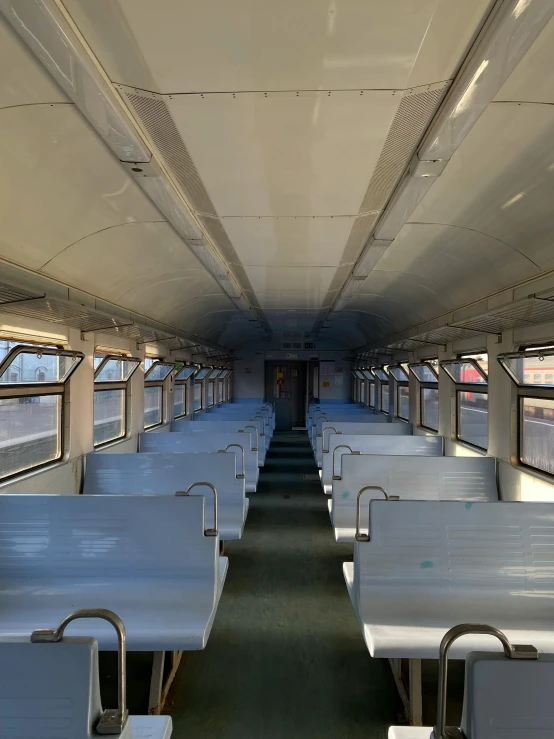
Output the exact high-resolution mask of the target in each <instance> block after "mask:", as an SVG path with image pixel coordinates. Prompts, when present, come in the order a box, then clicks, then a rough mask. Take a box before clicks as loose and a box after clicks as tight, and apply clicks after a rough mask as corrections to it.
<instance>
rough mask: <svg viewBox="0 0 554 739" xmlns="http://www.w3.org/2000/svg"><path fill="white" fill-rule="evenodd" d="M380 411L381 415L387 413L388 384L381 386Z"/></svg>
mask: <svg viewBox="0 0 554 739" xmlns="http://www.w3.org/2000/svg"><path fill="white" fill-rule="evenodd" d="M380 410H381V411H382V412H383V413H388V412H389V386H388V384H386V385H385V384H384V383H383V384H382V385H381V407H380Z"/></svg>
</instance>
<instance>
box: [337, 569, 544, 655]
mask: <svg viewBox="0 0 554 739" xmlns="http://www.w3.org/2000/svg"><path fill="white" fill-rule="evenodd" d="M343 574H344V579H345V582H346V587H347V589H348V594H349V595H350V599H351V601H352V605H353V606H354V610H355V612H356V616H357V618H358V621H359V623H360V626H361V627H362V631H363V635H364V639H365V642H366V645H367V648H368V650H369V652H370V654H371V656H372V657H389V658H408V659H438V657H439V645H440V642H441V640H442V638H443V636H444V635H445V634H446V632H447V631H448V630H449V629H451V628H452V627H453V626H455V625H456V624H458V623H490V624H494V625H495V626H497V628H499V629H501V630H502V631H503V632H504V633H505V634H506V636H507V637H508V639H509V640H510V641H511V642H512V644H532V645H533V646H534V647H536V648H537V649H538V650H539V651H540V652H546V653H552V652H554V632H553V631H552V628H551V605H550V602H549V598H548V594H547V595H546V597H545V598H544V599H541V598H540V594H539V593H537V597H536V598H534V599H533V601H534V602H533V604H532V605H533V608H532V609H531V608H530V604H528V603H522V602H521V601H522V600H523V599H520V602H519V603H517V602H515V599H514V598H510V597H509V596H506V595H505V594H502V593H500V592H499V593H498V594H495V593H494V589H493V588H491V590H490V591H489V595H490V597H488V598H486V597H485V596H484V595H481V597H480V598H479V600H476V598H475V597H473V598H472V596H471V592H470V591H469V590H467V591H466V590H463V591H461V590H460V591H459V592H457V593H451V592H446V591H444V592H442V593H437V592H436V591H433V592H428V593H425V591H422V589H421V588H417V587H414V588H413V591H411V592H410V593H407V592H406V590H404V592H403V593H400V594H398V595H397V594H395V593H394V592H392V589H391V588H390V587H389V588H387V587H383V588H375V590H374V595H375V598H374V599H372V601H371V606H370V608H371V612H369V606H367V605H366V612H363V611H362V612H360V608H359V604H358V602H357V596H356V593H355V588H354V563H353V562H344V564H343ZM364 597H365V599H366V603H367V593H366V594H365V596H364ZM541 601H542V602H541ZM531 616H532V617H533V620H531ZM369 619H371V621H370V620H369ZM496 648H497V640H496V639H495V638H494V637H490V636H479V635H468V636H466V637H465V638H464V639H460V640H458V641H457V642H455V643H454V644H453V645H452V648H451V650H450V657H451V658H452V659H465V657H466V656H467V655H468V654H469V652H474V651H495V649H496Z"/></svg>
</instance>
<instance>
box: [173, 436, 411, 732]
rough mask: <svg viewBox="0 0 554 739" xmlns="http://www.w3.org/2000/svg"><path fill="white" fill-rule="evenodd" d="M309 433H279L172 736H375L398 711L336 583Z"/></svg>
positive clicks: (335, 558)
mask: <svg viewBox="0 0 554 739" xmlns="http://www.w3.org/2000/svg"><path fill="white" fill-rule="evenodd" d="M306 474H307V475H310V476H313V475H314V474H317V468H316V466H315V463H314V461H313V455H312V451H311V447H310V445H309V442H308V438H307V436H306V433H305V432H298V433H296V432H293V433H289V434H275V436H274V438H273V442H272V445H271V450H270V452H269V453H268V455H267V460H266V466H265V467H264V468H263V470H262V471H261V474H260V482H259V485H258V492H257V493H256V494H253V495H251V496H250V512H249V515H248V521H247V524H246V529H245V533H244V536H243V539H242V540H241V541H237V542H231V543H229V544H228V546H227V552H228V554H229V557H230V568H229V575H228V577H227V582H226V584H225V588H224V591H223V595H222V598H221V602H220V604H219V609H218V613H217V616H216V620H215V624H214V627H213V631H212V634H211V637H210V640H209V643H208V647H207V649H206V650H205V651H204V652H197V653H189V654H188V655H187V656H186V659H185V662H184V665H183V669H182V671H181V672H180V675H179V676H178V678H177V680H176V682H175V683H174V687H173V690H172V693H171V695H170V701H172V702H173V705H171V703H170V705H169V708H170V712H171V715H172V716H173V721H174V732H173V737H174V738H175V739H211V738H212V737H213V738H214V739H215V738H216V737H217V738H218V739H261V738H262V737H264V738H265V737H267V738H269V739H296V737H298V739H300V738H302V739H321V738H322V737H329V739H330V738H331V737H332V738H333V739H347V738H350V737H352V738H357V737H360V739H361V738H362V737H363V738H364V739H373V738H374V737H379V739H382V738H383V739H384V738H385V737H386V736H387V729H388V726H389V725H390V724H391V723H396V719H397V717H398V712H399V711H400V705H399V701H398V698H397V694H396V690H395V687H394V683H393V680H392V676H391V673H390V670H389V667H388V665H387V664H386V663H385V662H383V661H378V660H371V658H370V657H369V655H368V652H367V649H366V647H365V644H364V642H363V638H362V636H361V633H360V629H359V626H358V623H357V621H356V618H355V616H354V611H353V609H352V606H351V604H350V600H349V598H348V594H347V592H346V587H345V585H344V580H343V577H342V562H343V561H344V560H346V559H347V558H348V556H349V555H351V553H352V547H351V545H345V544H337V543H336V542H335V540H334V538H333V535H332V531H331V526H330V522H329V514H328V512H327V500H326V497H325V496H324V495H323V493H322V491H321V487H320V484H319V482H316V481H306V480H304V479H303V476H304V475H306Z"/></svg>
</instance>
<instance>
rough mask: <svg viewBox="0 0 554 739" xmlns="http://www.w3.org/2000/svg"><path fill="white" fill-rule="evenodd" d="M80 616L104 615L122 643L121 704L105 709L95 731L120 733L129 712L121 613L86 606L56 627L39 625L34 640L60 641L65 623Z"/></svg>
mask: <svg viewBox="0 0 554 739" xmlns="http://www.w3.org/2000/svg"><path fill="white" fill-rule="evenodd" d="M78 618H102V619H104V621H108V622H109V623H111V625H112V626H113V627H114V629H115V630H116V632H117V641H118V644H119V648H118V652H117V670H118V676H117V677H118V682H117V686H118V696H119V705H118V707H117V709H113V708H112V709H106V710H105V711H103V712H102V715H101V716H100V720H99V721H98V724H97V725H96V732H97V733H98V734H121V732H122V731H123V729H124V728H125V724H126V722H127V718H128V716H129V712H128V710H127V637H126V635H125V626H124V625H123V621H122V620H121V619H120V618H119V616H118V615H117V614H116V613H114V612H113V611H109V610H108V609H107V608H83V609H82V610H80V611H73V613H70V614H69V616H66V617H65V618H64V619H63V621H62V622H61V623H60V625H59V626H57V627H56V628H55V629H36V630H35V631H33V633H32V634H31V641H32V642H34V643H35V644H41V643H46V642H59V641H60V640H61V639H62V637H63V634H64V631H65V629H66V627H67V626H68V625H69V624H70V623H71V622H72V621H75V620H76V619H78Z"/></svg>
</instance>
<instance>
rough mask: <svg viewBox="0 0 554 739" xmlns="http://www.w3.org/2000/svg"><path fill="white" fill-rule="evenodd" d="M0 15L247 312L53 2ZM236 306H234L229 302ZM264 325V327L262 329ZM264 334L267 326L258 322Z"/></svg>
mask: <svg viewBox="0 0 554 739" xmlns="http://www.w3.org/2000/svg"><path fill="white" fill-rule="evenodd" d="M0 12H1V13H2V14H3V15H4V16H5V18H6V19H7V20H8V22H9V23H10V24H11V26H12V27H13V28H14V29H15V31H16V32H17V33H18V34H19V36H20V37H21V38H22V39H23V40H24V41H25V43H26V44H27V46H29V48H30V49H31V51H32V52H33V53H34V54H35V56H37V57H38V58H39V60H40V61H41V62H42V63H43V65H44V66H45V67H46V69H47V70H48V71H49V72H50V74H51V75H52V77H54V79H55V80H56V81H57V82H58V84H59V85H60V86H61V87H62V89H63V90H64V91H65V92H66V93H67V95H68V96H69V97H70V98H71V100H73V102H74V103H75V104H76V105H77V107H78V108H79V110H80V111H81V112H82V114H83V115H84V116H85V118H86V119H87V120H88V121H89V123H91V125H92V126H93V127H94V128H95V130H96V131H97V132H98V134H99V135H100V136H101V137H102V138H103V139H104V141H105V142H106V143H107V144H108V146H109V147H110V149H111V150H112V151H113V152H114V154H115V155H116V156H117V157H118V159H119V160H120V162H121V163H122V164H123V166H125V168H126V169H127V171H128V172H129V174H130V175H131V176H132V177H133V178H134V179H135V180H136V181H137V183H138V184H139V185H140V186H141V188H142V189H143V190H144V192H145V193H146V194H147V195H148V197H149V198H150V199H151V200H152V202H153V203H154V204H155V205H156V206H157V208H158V209H159V210H160V212H161V213H162V214H163V215H164V216H165V217H166V218H167V220H168V221H169V223H170V224H171V225H172V226H173V228H174V229H175V231H176V232H177V233H178V234H179V236H181V238H182V239H184V241H185V242H186V244H187V246H188V247H189V248H190V249H191V251H192V252H193V253H194V254H195V256H196V257H197V258H198V259H199V261H200V262H201V263H202V264H203V265H204V267H206V269H207V270H208V271H209V272H210V274H211V275H212V276H213V277H214V278H215V279H216V280H217V282H218V283H219V285H220V287H221V289H222V290H223V291H224V292H225V293H226V294H227V295H228V297H229V298H231V300H232V301H233V302H235V301H236V300H237V298H240V299H241V301H240V304H239V305H240V306H242V305H243V304H244V303H246V304H247V307H246V308H243V307H239V306H237V307H239V310H241V311H242V312H243V313H244V312H246V313H249V311H250V304H249V303H248V301H246V299H245V298H244V296H243V295H242V291H241V288H240V286H239V285H238V283H237V280H236V279H235V277H234V276H233V274H232V273H231V272H230V270H229V268H228V267H227V266H226V264H225V262H224V260H223V259H222V258H221V257H220V256H219V254H218V253H217V250H216V249H215V248H214V247H213V246H212V244H211V243H209V242H208V240H207V237H206V234H204V233H203V232H202V230H201V229H200V227H199V225H198V223H197V222H196V220H195V218H194V216H193V215H192V214H191V213H190V211H189V209H188V207H187V205H186V203H185V201H184V200H183V199H182V197H181V195H180V193H179V192H178V190H177V188H176V186H175V185H174V183H173V182H172V180H171V178H170V177H169V176H168V175H167V172H166V171H165V169H164V168H163V167H162V166H161V165H160V163H159V162H158V161H157V160H156V158H155V156H154V155H153V154H152V152H151V151H150V149H149V148H148V146H147V145H146V144H145V142H144V141H143V139H142V137H141V135H140V133H139V129H138V127H137V124H136V123H135V121H134V120H133V119H132V117H131V114H130V113H129V112H128V110H127V108H126V107H125V105H124V104H123V103H122V101H121V98H120V97H119V95H118V93H117V92H116V91H115V90H114V88H113V86H112V83H111V81H110V80H109V78H108V77H107V76H106V75H105V74H104V72H103V70H102V67H101V65H100V64H99V63H98V62H97V60H96V59H95V57H94V54H93V52H92V51H91V50H90V49H89V47H88V46H87V45H86V42H85V41H84V40H83V39H82V37H81V35H80V33H79V31H78V29H77V28H76V27H75V26H74V24H73V22H72V21H71V19H70V18H69V17H68V15H67V12H66V11H65V9H64V8H63V5H62V4H61V3H60V2H59V0H0ZM235 305H236V302H235ZM264 324H265V325H264ZM260 326H261V327H262V328H263V329H264V331H267V330H269V331H270V328H269V324H268V323H267V322H264V321H262V320H260Z"/></svg>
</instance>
